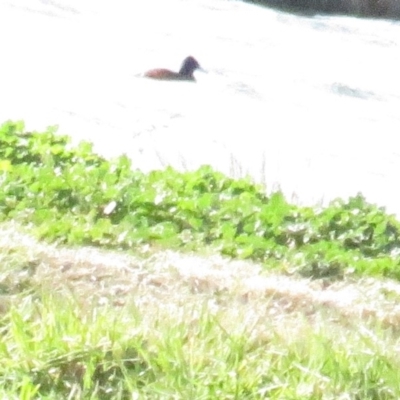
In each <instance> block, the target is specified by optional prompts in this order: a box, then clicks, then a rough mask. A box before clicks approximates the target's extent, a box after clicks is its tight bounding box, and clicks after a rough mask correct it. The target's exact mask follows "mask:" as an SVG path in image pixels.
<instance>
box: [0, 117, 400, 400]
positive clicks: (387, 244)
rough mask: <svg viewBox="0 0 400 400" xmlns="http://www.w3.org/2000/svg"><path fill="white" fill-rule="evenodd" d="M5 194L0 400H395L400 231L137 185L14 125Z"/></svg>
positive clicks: (1, 162)
mask: <svg viewBox="0 0 400 400" xmlns="http://www.w3.org/2000/svg"><path fill="white" fill-rule="evenodd" d="M0 187H1V191H0V336H1V340H0V397H1V398H5V399H110V400H111V399H182V400H186V399H196V400H197V399H260V400H261V399H273V400H275V399H276V400H278V399H279V400H280V399H299V400H300V399H301V400H304V399H321V400H322V399H323V400H328V399H332V400H333V399H335V400H336V399H339V400H348V399H352V400H353V399H354V400H360V399H377V400H380V399H398V398H400V368H399V361H398V360H399V349H400V344H399V339H398V332H399V326H400V325H399V322H400V311H399V309H398V306H397V304H398V301H399V299H400V283H398V282H397V281H396V280H398V279H399V276H400V274H399V271H398V269H399V268H398V263H399V228H400V226H399V222H398V221H397V220H396V219H395V218H394V217H393V216H390V215H387V214H386V213H385V211H384V210H383V209H380V208H378V207H376V206H374V205H371V204H368V203H367V202H366V201H365V199H364V198H363V197H362V196H360V195H358V196H356V197H354V198H352V199H349V200H348V201H343V200H336V201H334V202H332V203H331V204H330V205H329V206H328V207H326V208H310V207H299V206H297V205H294V204H290V203H288V202H287V201H286V199H285V198H284V197H283V196H282V194H281V193H274V194H272V195H267V194H266V193H265V190H264V188H262V187H259V186H257V185H254V184H253V183H252V182H251V181H250V180H248V179H242V180H233V179H230V178H228V177H226V176H224V175H222V174H220V173H218V172H216V171H214V170H213V169H212V168H210V167H203V168H201V169H199V170H198V171H193V172H185V173H181V172H177V171H175V170H173V169H170V168H169V169H166V170H164V171H155V172H152V173H150V174H143V173H141V172H140V171H136V170H133V169H132V166H131V163H130V161H129V160H128V159H127V158H126V157H124V156H122V157H120V158H118V159H116V160H106V159H104V158H102V157H100V156H98V155H96V154H95V153H94V152H93V151H92V147H91V145H90V144H88V143H81V144H80V145H78V146H73V145H72V144H71V143H70V141H69V138H68V137H66V136H61V135H56V134H55V130H54V129H49V130H47V131H46V132H42V133H38V132H25V130H24V126H23V124H22V123H13V122H8V123H5V124H3V125H2V126H1V127H0ZM33 234H34V236H35V237H34V236H32V235H33ZM87 245H88V246H87ZM192 250H196V253H193V252H192ZM199 251H200V253H201V254H203V255H202V256H199V254H198V253H199ZM209 253H210V254H211V255H210V254H209ZM302 275H303V277H302ZM304 276H306V277H307V278H306V277H304ZM371 276H373V277H371ZM310 277H311V278H314V279H310ZM316 278H325V279H316ZM327 278H329V279H327ZM389 278H394V279H393V280H391V279H389Z"/></svg>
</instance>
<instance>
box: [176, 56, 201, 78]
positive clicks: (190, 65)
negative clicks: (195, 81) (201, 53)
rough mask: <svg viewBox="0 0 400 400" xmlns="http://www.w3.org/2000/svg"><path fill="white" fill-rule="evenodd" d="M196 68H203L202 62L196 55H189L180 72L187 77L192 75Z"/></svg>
mask: <svg viewBox="0 0 400 400" xmlns="http://www.w3.org/2000/svg"><path fill="white" fill-rule="evenodd" d="M196 69H202V68H201V67H200V64H199V63H198V62H197V60H196V59H195V58H194V57H192V56H189V57H186V58H185V59H184V60H183V62H182V66H181V69H180V70H179V74H180V75H184V76H187V77H192V76H193V72H194V71H195V70H196Z"/></svg>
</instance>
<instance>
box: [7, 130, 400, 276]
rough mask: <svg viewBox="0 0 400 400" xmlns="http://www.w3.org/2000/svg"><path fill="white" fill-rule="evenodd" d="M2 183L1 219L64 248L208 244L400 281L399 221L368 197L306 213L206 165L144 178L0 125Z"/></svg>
mask: <svg viewBox="0 0 400 400" xmlns="http://www.w3.org/2000/svg"><path fill="white" fill-rule="evenodd" d="M0 185H1V189H2V190H1V192H0V219H1V220H2V221H6V220H15V221H19V222H20V223H22V224H25V225H29V226H30V227H32V229H34V231H35V232H36V234H37V235H38V236H39V237H40V238H45V239H47V240H50V241H55V242H57V243H67V244H73V245H95V246H103V247H104V246H105V247H108V248H115V249H134V248H135V247H136V246H138V245H141V244H144V243H148V244H150V245H152V246H162V247H170V248H181V249H188V250H190V249H193V248H196V249H198V248H201V247H204V246H208V247H212V248H213V249H215V250H216V251H219V252H220V253H221V254H224V255H228V256H231V257H234V258H243V259H251V260H254V261H257V262H261V263H264V264H265V265H268V268H273V267H274V266H276V267H277V266H279V268H280V269H282V268H287V271H288V272H299V273H301V274H303V275H305V276H309V277H313V278H321V277H322V278H326V277H333V278H336V277H343V276H344V275H346V274H351V273H356V274H367V275H383V276H387V277H392V278H396V279H399V278H400V268H399V261H400V258H399V254H400V223H399V222H398V221H397V220H396V219H395V217H394V216H391V215H388V214H387V213H385V210H384V209H382V208H379V207H377V206H375V205H372V204H368V203H367V201H366V200H365V199H364V198H363V197H362V196H361V195H357V196H355V197H353V198H350V199H349V200H347V201H344V200H340V199H338V200H335V201H334V202H332V203H331V204H330V205H329V206H328V207H325V208H311V207H300V206H297V205H294V204H290V203H288V202H287V201H286V199H285V198H284V196H283V195H282V193H280V192H277V193H273V194H271V195H267V194H266V193H265V190H264V188H262V187H260V186H257V185H255V184H253V183H252V182H251V181H250V180H249V179H240V180H233V179H231V178H228V177H226V176H224V175H223V174H221V173H219V172H216V171H214V170H213V169H212V168H211V167H208V166H204V167H202V168H200V169H199V170H197V171H190V172H184V173H182V172H178V171H176V170H174V169H172V168H167V169H165V170H163V171H154V172H151V173H149V174H144V173H142V172H140V171H137V170H133V169H132V166H131V162H130V160H129V159H128V158H127V157H125V156H121V157H119V158H117V159H115V160H111V161H110V160H106V159H104V158H102V157H100V156H99V155H97V154H95V153H94V152H93V150H92V146H91V145H90V144H89V143H81V144H80V145H78V146H75V147H74V146H72V145H71V143H70V140H69V138H68V137H67V136H61V135H56V134H55V129H48V130H47V131H46V132H43V133H38V132H30V133H28V132H25V131H24V125H23V123H20V122H19V123H13V122H8V123H5V124H3V125H2V126H1V128H0Z"/></svg>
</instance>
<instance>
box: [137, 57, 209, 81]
mask: <svg viewBox="0 0 400 400" xmlns="http://www.w3.org/2000/svg"><path fill="white" fill-rule="evenodd" d="M196 69H202V68H201V67H200V64H199V63H198V62H197V60H196V59H195V58H194V57H192V56H189V57H186V58H185V59H184V60H183V62H182V66H181V69H180V70H179V72H173V71H170V70H169V69H165V68H158V69H151V70H150V71H147V72H145V74H144V76H145V77H146V78H152V79H159V80H167V81H168V80H172V81H195V80H196V79H194V76H193V72H194V71H195V70H196Z"/></svg>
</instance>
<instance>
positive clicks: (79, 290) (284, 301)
mask: <svg viewBox="0 0 400 400" xmlns="http://www.w3.org/2000/svg"><path fill="white" fill-rule="evenodd" d="M283 269H284V268H283ZM38 289H40V290H44V291H51V292H53V293H59V294H60V296H71V295H72V296H73V297H74V298H75V299H76V300H77V301H78V302H79V303H80V304H82V305H84V306H85V305H91V306H92V305H100V306H101V305H111V306H115V307H122V306H128V307H129V306H134V307H135V308H136V309H137V310H139V311H140V312H141V314H143V315H146V316H147V318H153V317H154V318H155V317H156V316H158V317H160V316H164V317H165V318H167V317H168V315H172V313H178V314H179V313H180V311H182V310H183V309H187V307H189V308H190V309H193V307H199V305H200V306H201V305H206V306H207V308H208V309H210V310H215V313H218V314H221V313H222V314H223V315H225V318H226V320H227V321H229V320H230V321H232V323H233V321H236V323H237V321H238V318H239V316H240V318H241V321H242V322H243V323H244V324H246V325H248V324H250V325H254V327H256V325H259V323H260V322H261V323H262V321H266V319H267V320H268V322H269V324H271V323H272V324H273V325H276V326H277V327H279V326H282V325H285V326H287V327H289V326H290V325H292V324H293V325H294V326H293V327H295V326H296V324H297V322H298V321H299V318H300V319H304V320H307V322H311V323H314V322H318V323H320V322H321V319H322V320H323V321H324V323H329V324H333V325H334V326H345V327H347V328H350V327H357V324H358V322H360V321H361V320H362V321H364V322H366V321H368V322H372V323H375V322H376V323H378V324H379V325H381V326H383V327H392V328H395V329H396V328H398V327H400V305H399V299H400V284H399V283H398V282H395V281H391V280H385V279H373V278H360V279H357V280H355V279H353V280H344V281H339V282H335V283H331V284H327V283H326V282H325V283H324V282H323V281H312V280H309V279H304V278H300V277H295V276H288V275H285V274H283V273H279V272H271V271H268V270H267V269H266V267H265V266H261V265H257V264H254V263H251V262H249V261H238V260H230V259H227V258H224V257H222V256H219V255H215V254H214V255H198V254H192V253H191V254H188V253H180V252H177V251H172V250H154V249H150V248H145V247H142V248H138V249H135V250H134V251H133V255H131V254H123V253H121V252H115V251H105V250H101V249H97V248H90V247H79V248H66V247H60V246H56V245H49V244H46V243H44V242H39V241H37V240H35V239H34V238H33V237H31V236H29V235H27V234H25V233H23V232H22V230H21V228H20V227H18V226H16V225H15V224H10V223H8V224H3V225H1V230H0V295H1V296H0V311H1V310H2V311H3V312H5V311H6V310H7V309H8V306H9V305H10V304H13V303H14V302H16V301H19V300H18V299H20V297H21V296H23V295H24V293H26V292H27V291H29V290H33V291H37V290H38ZM243 318H245V320H246V321H245V320H243Z"/></svg>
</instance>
